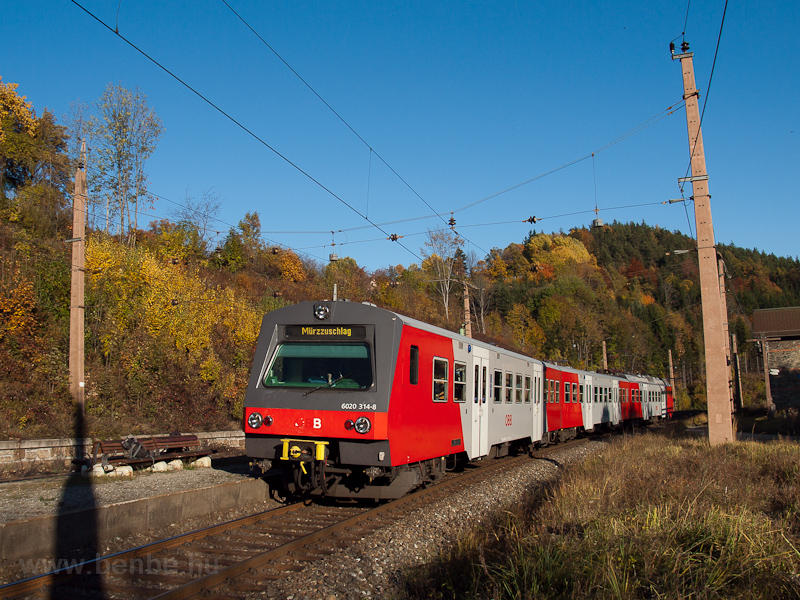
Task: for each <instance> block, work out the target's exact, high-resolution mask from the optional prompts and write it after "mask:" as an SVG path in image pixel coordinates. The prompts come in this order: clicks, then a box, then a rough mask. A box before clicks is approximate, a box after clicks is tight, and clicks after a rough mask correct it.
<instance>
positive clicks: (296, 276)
mask: <svg viewBox="0 0 800 600" xmlns="http://www.w3.org/2000/svg"><path fill="white" fill-rule="evenodd" d="M280 269H281V279H282V280H284V281H293V282H295V283H301V282H303V281H305V280H306V270H305V269H304V268H303V263H302V262H300V259H299V258H297V255H296V254H295V253H294V252H289V251H283V252H282V253H281V259H280Z"/></svg>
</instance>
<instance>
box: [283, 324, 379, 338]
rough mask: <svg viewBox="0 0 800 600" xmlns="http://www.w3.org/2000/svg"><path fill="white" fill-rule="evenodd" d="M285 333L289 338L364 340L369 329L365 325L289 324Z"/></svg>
mask: <svg viewBox="0 0 800 600" xmlns="http://www.w3.org/2000/svg"><path fill="white" fill-rule="evenodd" d="M285 335H286V337H287V338H292V339H306V340H307V339H335V340H342V339H346V340H363V339H364V338H366V337H367V329H366V327H364V326H363V325H338V326H333V325H325V326H320V325H289V326H287V327H286V333H285Z"/></svg>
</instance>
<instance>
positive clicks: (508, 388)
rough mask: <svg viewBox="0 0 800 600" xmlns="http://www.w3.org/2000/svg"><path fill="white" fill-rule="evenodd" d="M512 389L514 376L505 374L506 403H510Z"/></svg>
mask: <svg viewBox="0 0 800 600" xmlns="http://www.w3.org/2000/svg"><path fill="white" fill-rule="evenodd" d="M513 389H514V374H513V373H509V372H506V402H509V403H510V402H511V395H512V391H511V390H513Z"/></svg>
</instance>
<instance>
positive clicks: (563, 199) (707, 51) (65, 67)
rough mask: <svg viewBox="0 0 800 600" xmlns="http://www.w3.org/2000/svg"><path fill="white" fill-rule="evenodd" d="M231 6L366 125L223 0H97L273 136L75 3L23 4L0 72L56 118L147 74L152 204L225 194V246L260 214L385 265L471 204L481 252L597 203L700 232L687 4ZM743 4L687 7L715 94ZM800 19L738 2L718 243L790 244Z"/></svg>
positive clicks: (781, 4)
mask: <svg viewBox="0 0 800 600" xmlns="http://www.w3.org/2000/svg"><path fill="white" fill-rule="evenodd" d="M228 2H229V4H230V6H231V7H233V8H234V9H235V10H236V12H238V13H239V15H241V16H242V17H243V18H244V19H245V20H246V21H247V22H248V23H249V25H250V26H251V27H252V28H253V29H254V30H255V31H256V32H258V34H259V35H260V36H261V37H262V38H263V39H264V40H265V41H266V42H268V43H269V45H270V46H271V47H272V48H274V49H275V51H276V52H277V53H279V54H280V55H281V57H282V58H283V59H284V60H285V61H286V62H287V63H288V64H289V65H291V67H292V68H293V69H294V70H295V71H296V72H297V73H299V74H300V75H301V76H302V77H303V79H304V80H305V81H306V82H308V83H309V84H310V85H311V86H312V87H313V88H314V90H316V92H317V93H318V94H319V95H320V96H322V98H324V99H325V101H326V102H327V103H328V104H329V105H330V106H331V107H332V108H333V109H335V111H336V112H337V113H338V114H339V115H340V116H341V117H342V118H343V119H344V120H345V121H346V122H347V124H349V127H351V128H352V129H353V130H355V132H357V134H358V136H360V138H361V139H359V137H358V136H356V135H355V134H354V133H353V131H351V130H350V129H349V128H348V126H347V125H345V124H344V123H343V122H342V121H341V120H340V119H339V118H338V117H337V116H336V115H335V114H333V113H332V112H331V110H330V109H329V108H328V107H326V106H325V104H323V103H322V102H321V101H320V100H319V98H317V97H316V96H315V95H314V94H313V93H312V92H311V91H310V90H309V89H308V87H306V85H304V84H303V82H302V81H300V80H299V79H298V78H297V76H296V75H295V74H294V73H292V71H290V70H289V69H288V68H287V67H286V65H285V64H284V63H282V62H281V61H280V60H279V59H278V58H277V57H276V56H275V54H273V52H272V51H270V49H269V48H268V47H267V46H266V45H265V44H264V43H263V42H262V41H261V40H260V39H259V38H258V37H256V35H254V34H253V33H252V32H251V31H250V30H249V29H248V28H247V27H246V26H245V25H244V24H243V23H242V21H241V20H240V19H239V18H238V17H237V16H236V15H235V14H234V13H233V12H232V11H231V10H230V9H229V8H228V6H226V5H225V3H223V2H222V1H221V0H205V1H200V0H198V1H196V2H183V3H178V2H163V1H159V2H155V1H153V2H149V1H137V2H134V1H132V0H121V2H120V1H119V0H117V1H112V0H103V1H101V0H81V1H80V4H81V5H82V6H84V7H85V8H86V9H87V10H88V11H90V12H91V13H93V14H94V15H96V16H97V18H98V19H100V20H102V21H103V22H104V23H106V24H107V25H109V26H110V27H111V28H112V30H113V28H114V27H118V29H119V33H120V34H121V35H122V36H125V38H126V39H128V40H129V41H130V42H132V43H133V44H135V45H136V46H138V47H139V48H140V49H142V50H143V51H144V52H146V53H147V54H148V55H149V56H151V57H152V58H154V59H155V60H156V61H158V62H159V63H161V64H162V65H164V66H165V67H166V68H167V69H169V70H170V71H171V72H172V73H174V74H175V75H177V76H178V77H180V78H181V79H182V80H183V81H184V82H186V83H187V84H189V85H190V86H192V87H193V88H194V89H195V90H197V91H198V92H200V93H201V94H202V95H204V96H205V97H206V98H208V99H209V100H210V101H211V102H213V103H214V104H216V105H217V106H218V107H220V108H221V109H222V110H224V111H225V112H226V113H227V114H228V115H230V116H231V117H233V118H234V119H236V120H237V121H238V122H239V123H241V124H242V125H243V126H244V127H246V128H247V129H249V130H250V131H251V132H252V133H253V134H255V135H256V136H257V137H258V138H260V139H256V138H254V137H253V136H252V135H251V134H250V133H247V132H246V131H244V130H243V129H242V128H241V127H239V126H237V125H236V124H234V123H233V122H232V121H231V120H230V119H228V118H227V117H225V116H223V115H222V114H220V112H218V111H217V110H215V109H214V108H213V107H211V106H210V105H209V104H207V103H206V102H205V101H203V100H202V99H200V98H199V97H198V96H197V95H195V94H194V93H193V92H191V91H190V90H188V89H187V88H186V87H184V85H182V84H181V83H179V82H178V81H176V80H175V79H174V78H172V77H171V76H170V75H168V74H167V73H165V72H164V71H163V70H161V69H160V68H159V67H157V66H156V65H155V64H153V63H152V62H151V61H150V60H148V59H147V58H145V57H144V56H142V55H141V54H140V53H139V52H137V51H136V50H134V49H133V48H131V47H130V46H129V45H128V44H127V43H125V41H124V40H122V39H120V38H119V37H118V36H116V35H115V34H114V33H113V31H110V30H109V29H107V28H106V27H103V26H102V25H101V24H100V23H98V22H97V21H96V20H95V19H93V18H92V17H91V16H89V15H88V14H87V13H86V12H84V11H83V10H81V9H80V8H79V7H78V6H77V5H76V4H74V3H73V2H71V1H69V0H47V1H36V0H6V2H5V3H4V9H3V17H2V19H0V49H1V50H2V54H1V56H2V61H1V62H0V76H2V79H3V82H5V83H18V84H19V88H18V92H19V93H21V94H23V95H25V96H27V98H28V100H30V101H31V102H32V103H33V105H34V108H35V109H36V110H37V113H38V114H41V111H42V110H43V109H44V108H45V107H46V108H48V109H49V110H51V111H52V112H53V113H54V114H55V115H56V116H57V117H58V118H61V117H62V116H64V115H66V113H67V112H68V110H69V106H70V103H72V102H75V101H78V100H80V101H83V102H87V103H91V102H94V101H96V100H97V99H98V98H99V97H100V95H101V93H102V92H103V89H104V88H105V87H106V85H107V84H108V83H110V82H113V83H121V84H122V85H123V86H125V87H128V88H133V87H135V86H138V87H139V88H140V89H141V91H142V92H144V93H145V94H146V95H147V99H148V102H149V104H150V106H151V107H152V108H153V109H154V110H155V111H156V113H157V114H158V115H159V117H160V118H161V120H162V122H163V125H164V129H165V133H164V136H163V138H162V140H161V142H160V144H159V146H158V149H157V150H156V152H155V154H154V155H153V156H152V158H151V159H150V161H149V162H148V165H147V171H148V173H149V178H150V191H152V192H153V193H155V194H157V195H158V196H161V197H163V198H167V199H169V200H171V201H172V202H167V201H165V200H158V201H157V202H156V204H155V206H154V207H153V209H152V210H151V211H150V213H151V216H150V217H149V218H148V217H145V220H150V219H154V218H169V217H170V216H171V214H173V213H174V210H175V209H176V208H177V207H176V205H175V204H174V203H181V202H182V201H183V200H184V198H185V197H186V195H187V194H189V195H191V196H193V197H195V198H199V197H200V196H202V195H203V193H204V192H206V191H208V190H211V191H212V192H213V193H215V194H217V195H218V197H219V199H220V200H221V201H222V209H221V211H220V213H219V215H218V216H219V219H220V221H219V222H218V224H217V225H216V227H215V228H216V229H218V230H219V231H220V235H219V238H218V239H220V240H221V239H222V238H224V236H225V234H226V233H227V231H228V230H229V229H230V227H232V226H235V225H236V224H237V223H238V222H239V220H240V219H242V218H243V217H244V214H245V213H246V212H253V211H257V212H258V213H259V215H260V217H261V223H262V229H263V231H264V239H265V243H267V244H280V245H282V246H286V247H290V248H293V249H295V250H297V251H299V252H301V253H302V254H304V255H305V256H307V257H309V258H312V259H315V260H318V261H320V262H323V261H327V258H328V255H329V254H330V253H331V252H335V253H337V254H338V255H339V256H340V257H344V256H351V257H353V258H354V259H355V260H356V261H357V262H358V263H359V265H361V266H364V267H365V268H367V269H368V270H375V269H379V268H386V267H389V266H392V265H398V264H402V265H405V266H408V265H409V264H411V263H414V262H417V263H418V262H419V257H420V256H421V255H422V247H423V244H424V241H425V239H426V232H427V230H428V229H432V228H436V227H442V226H444V225H445V222H446V221H447V220H448V219H449V218H450V216H451V214H450V213H451V212H452V213H453V215H452V216H453V217H454V218H455V219H456V224H457V225H456V229H457V231H458V232H459V233H460V234H461V235H462V236H463V237H465V238H466V240H467V244H466V250H467V251H474V252H475V253H476V254H477V255H478V257H479V258H482V257H483V256H484V255H485V254H486V253H487V252H488V251H489V250H490V249H491V248H493V247H497V248H504V247H506V246H507V245H508V244H510V243H512V242H520V241H522V240H523V239H524V237H525V235H526V234H527V232H528V231H529V230H530V229H531V228H534V229H535V230H536V231H537V232H541V231H545V232H551V231H559V230H564V231H569V229H570V228H572V227H576V226H586V225H590V224H591V221H592V219H593V218H594V213H593V212H592V211H593V209H594V208H595V203H597V206H598V207H599V209H600V214H599V216H600V218H602V219H603V220H604V221H605V222H607V223H611V222H613V221H614V220H618V221H622V222H628V221H634V222H642V221H644V222H645V223H647V224H649V225H658V226H660V227H663V228H666V229H670V230H679V231H682V232H684V233H687V234H693V233H694V230H695V225H694V213H693V207H692V206H691V205H689V206H688V216H687V210H686V209H685V208H684V206H683V205H682V204H673V205H662V204H660V202H663V201H665V200H668V199H670V198H679V197H680V190H679V187H678V183H677V180H678V178H679V177H682V176H684V175H685V174H686V170H687V167H688V163H689V153H688V138H687V132H686V120H685V113H684V111H683V109H682V108H681V109H680V110H678V111H676V112H675V113H674V114H671V115H667V112H666V109H667V108H668V107H670V106H673V105H676V104H679V103H680V101H681V96H682V93H683V88H682V81H681V70H680V65H679V62H678V61H672V60H671V59H670V54H669V49H668V45H669V42H670V40H672V39H674V38H676V36H680V34H681V32H682V31H684V22H685V19H686V15H687V2H686V1H685V0H682V1H680V2H676V1H673V0H667V1H664V2H641V1H632V0H620V1H617V2H605V3H602V2H570V1H566V2H564V1H561V2H554V1H549V0H547V1H541V2H536V3H533V2H510V1H506V2H481V3H477V2H449V1H439V2H418V1H416V2H408V3H402V4H399V5H397V4H395V3H388V2H375V1H374V0H373V1H371V2H367V1H361V0H357V1H350V2H343V3H327V2H308V1H305V0H294V1H292V2H285V1H282V0H278V1H273V2H251V1H245V0H228ZM723 8H724V1H722V0H714V1H711V0H694V1H693V2H691V4H690V6H689V11H688V20H686V28H685V32H686V33H685V39H686V41H688V42H689V43H690V45H691V50H692V51H693V52H694V58H695V61H694V65H695V71H696V76H697V83H698V87H699V88H700V90H701V102H702V101H705V98H706V95H707V91H708V84H709V77H710V75H711V67H712V62H713V59H714V52H715V47H716V44H717V38H718V34H719V29H720V23H721V19H722V14H723ZM798 30H800V3H798V2H796V1H795V0H792V1H775V2H769V3H767V2H756V1H754V0H740V1H739V2H732V3H731V4H730V5H729V6H728V10H727V14H726V17H725V25H724V29H723V32H722V40H721V44H720V48H719V54H718V56H717V62H716V67H715V70H714V74H713V80H712V81H711V88H710V93H708V105H707V108H706V112H705V117H704V121H703V136H704V141H705V150H706V161H707V166H708V173H709V189H710V192H711V195H712V201H711V208H712V213H713V218H714V226H715V232H716V239H717V241H718V242H721V243H734V244H736V245H738V246H741V247H746V248H758V249H759V250H762V251H765V252H770V253H775V254H777V255H780V256H792V257H796V256H797V255H798V254H800V251H799V250H798V248H799V247H800V244H799V243H798V241H797V240H798V237H797V234H796V232H797V230H798V223H799V222H800V219H798V218H797V216H796V213H797V209H798V206H800V203H799V202H798V200H800V192H799V191H798V190H800V122H799V121H800V119H799V118H798V109H800V60H798V51H797V44H796V35H797V31H798ZM682 39H683V38H681V37H678V39H677V42H676V43H678V44H679V43H680V42H681V40H682ZM654 117H657V118H656V119H654V120H653V121H652V122H651V123H650V124H649V126H647V127H645V128H643V129H641V130H640V131H638V132H636V133H634V134H633V135H630V136H629V137H625V138H624V139H623V140H622V141H620V142H619V143H616V144H614V145H612V146H610V147H606V146H607V145H608V144H609V143H610V142H612V141H614V140H617V139H618V138H620V137H621V136H624V135H625V134H626V133H628V132H631V131H632V130H635V129H636V128H637V127H638V126H640V125H642V124H644V123H647V122H649V121H650V120H651V119H653V118H654ZM267 145H269V146H270V147H272V148H273V149H274V150H275V151H277V152H278V153H280V154H281V155H283V156H284V157H286V158H287V159H288V160H289V161H291V163H293V164H294V165H296V167H299V169H302V171H303V172H304V173H303V172H301V171H300V170H298V168H296V167H295V166H292V165H291V164H289V162H287V161H286V160H284V159H282V158H281V157H280V156H278V154H276V152H273V151H272V150H270V149H269V148H268V147H267ZM370 148H372V149H373V150H374V152H371V151H370ZM592 152H594V153H595V157H594V159H592V158H585V159H584V160H579V159H581V158H584V157H586V156H591V153H592ZM379 157H380V158H379ZM381 158H382V159H383V161H385V162H382V161H381ZM574 161H578V162H575V164H572V165H571V166H568V167H565V168H563V169H560V170H557V171H555V172H554V173H552V174H549V175H546V176H544V177H540V176H542V175H544V174H546V173H548V172H550V171H552V170H554V169H558V168H559V167H562V166H564V165H568V164H570V163H573V162H574ZM387 165H388V166H387ZM398 175H399V176H400V177H401V178H402V179H400V178H399V177H398ZM308 176H310V177H311V178H313V180H312V179H311V178H309V177H308ZM528 180H533V181H530V182H529V183H526V184H525V185H521V186H518V187H516V188H514V189H513V190H511V191H508V192H506V193H502V194H499V195H495V194H497V193H498V192H501V191H503V190H507V189H508V188H512V187H514V186H517V185H518V184H520V183H522V182H525V181H528ZM320 184H321V185H320ZM323 186H324V187H323ZM691 194H692V192H691V185H687V187H686V189H685V192H684V195H685V197H686V198H689V197H690V196H691ZM493 195H494V196H493ZM490 196H493V197H491V198H489V197H490ZM487 198H488V199H487ZM481 200H483V201H482V202H480V201H481ZM643 204H644V205H645V206H637V205H643ZM621 207H627V208H621ZM434 213H439V214H440V215H441V216H440V217H436V216H434ZM534 215H535V216H536V217H538V218H542V219H543V220H542V221H541V222H539V223H537V224H536V225H534V226H532V225H530V224H529V223H526V222H524V221H525V220H526V219H527V218H528V217H530V216H534ZM141 222H142V220H140V223H141ZM386 223H391V224H386ZM372 224H378V225H379V226H380V228H376V227H374V226H373V225H372ZM331 232H333V233H331ZM390 234H397V235H400V236H403V237H402V238H401V239H400V242H399V243H398V242H392V241H389V240H387V239H385V238H386V237H387V235H390ZM331 244H335V246H332V245H331Z"/></svg>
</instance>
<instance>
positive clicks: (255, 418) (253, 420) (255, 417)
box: [247, 412, 272, 429]
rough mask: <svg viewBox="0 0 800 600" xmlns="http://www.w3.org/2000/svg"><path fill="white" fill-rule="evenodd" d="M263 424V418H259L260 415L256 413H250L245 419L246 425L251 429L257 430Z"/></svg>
mask: <svg viewBox="0 0 800 600" xmlns="http://www.w3.org/2000/svg"><path fill="white" fill-rule="evenodd" d="M271 420H272V419H270V421H271ZM263 423H264V419H263V418H262V417H261V415H260V414H259V413H257V412H252V413H250V416H249V417H247V424H248V425H249V426H250V427H251V428H252V429H258V428H259V427H261V425H262V424H263Z"/></svg>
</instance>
